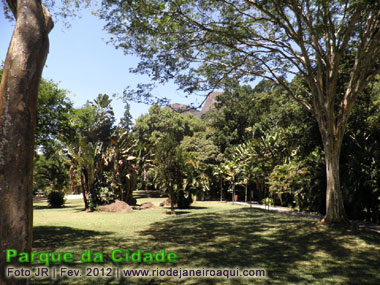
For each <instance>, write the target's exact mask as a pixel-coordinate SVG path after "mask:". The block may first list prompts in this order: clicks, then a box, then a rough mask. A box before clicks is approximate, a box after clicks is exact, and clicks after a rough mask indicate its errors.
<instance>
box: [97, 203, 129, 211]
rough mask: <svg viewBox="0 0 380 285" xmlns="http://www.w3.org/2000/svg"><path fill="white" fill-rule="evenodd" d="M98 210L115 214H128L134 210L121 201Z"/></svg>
mask: <svg viewBox="0 0 380 285" xmlns="http://www.w3.org/2000/svg"><path fill="white" fill-rule="evenodd" d="M98 208H99V210H100V211H103V212H113V213H126V212H130V211H133V208H132V207H131V206H129V205H128V204H127V203H125V202H123V201H120V200H116V201H115V203H112V204H109V205H106V206H99V207H98Z"/></svg>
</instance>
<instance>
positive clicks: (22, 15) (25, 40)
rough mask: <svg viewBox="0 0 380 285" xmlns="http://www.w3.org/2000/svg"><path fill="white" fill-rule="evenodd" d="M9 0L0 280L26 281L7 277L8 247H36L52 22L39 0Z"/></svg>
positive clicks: (1, 106)
mask: <svg viewBox="0 0 380 285" xmlns="http://www.w3.org/2000/svg"><path fill="white" fill-rule="evenodd" d="M7 3H8V6H9V8H10V10H11V11H12V13H13V15H14V17H15V19H16V26H15V29H14V33H13V36H12V39H11V42H10V45H9V49H8V53H7V57H6V61H5V65H4V71H3V77H2V80H1V85H0V197H1V199H0V209H1V218H0V221H1V223H0V240H1V243H0V249H1V257H0V284H21V283H23V282H25V283H26V280H20V279H18V280H16V279H7V278H6V277H5V267H6V266H7V265H9V264H7V263H6V262H5V251H6V249H7V248H12V249H16V250H18V251H19V252H30V251H31V246H32V226H33V225H32V223H33V209H32V202H33V201H32V185H33V176H32V173H33V154H34V131H35V125H36V104H37V93H38V88H39V82H40V79H41V74H42V70H43V67H44V64H45V61H46V57H47V54H48V50H49V39H48V34H49V32H50V31H51V29H52V28H53V21H52V19H51V16H50V14H49V12H48V11H47V10H46V8H45V7H44V6H43V5H42V4H41V1H40V0H7Z"/></svg>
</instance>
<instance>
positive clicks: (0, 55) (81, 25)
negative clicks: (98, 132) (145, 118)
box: [0, 10, 202, 119]
mask: <svg viewBox="0 0 380 285" xmlns="http://www.w3.org/2000/svg"><path fill="white" fill-rule="evenodd" d="M0 13H1V14H0V36H1V40H0V61H3V60H5V56H6V52H7V49H8V45H9V42H10V39H11V36H12V32H13V23H10V22H9V21H8V20H6V19H5V18H4V15H3V12H2V11H0ZM81 15H82V17H81V18H79V19H74V20H72V21H70V22H71V28H68V29H67V28H64V27H63V25H62V24H61V23H59V22H58V23H56V25H55V27H54V29H53V30H52V31H51V33H50V52H49V55H48V59H47V61H46V66H45V69H44V72H43V77H44V78H45V79H52V80H53V81H54V82H56V83H59V87H60V88H63V89H66V90H68V91H70V95H69V97H70V99H71V100H72V101H73V102H74V106H75V107H80V106H82V105H83V104H84V103H86V101H87V100H92V99H94V98H95V97H96V96H97V95H98V94H99V93H106V94H108V95H112V94H115V93H116V94H122V93H123V90H124V89H125V88H126V87H127V86H131V87H134V86H136V84H137V83H148V82H149V78H148V77H147V76H143V75H136V74H132V73H129V68H131V67H134V66H136V65H137V63H138V58H137V57H135V56H130V55H128V56H126V55H124V53H123V52H122V51H121V50H116V49H115V48H114V47H113V46H112V45H107V44H106V40H107V38H108V37H109V36H108V34H107V33H106V32H104V31H103V22H102V21H101V20H99V19H98V18H97V17H95V16H93V15H91V13H90V11H88V10H85V11H82V12H81ZM154 95H156V96H162V97H169V98H171V99H172V101H171V102H172V103H177V102H180V103H185V104H188V103H190V102H191V100H193V101H195V99H194V97H193V98H192V99H186V98H184V96H183V93H182V92H181V91H177V90H176V86H175V85H174V84H166V85H165V86H159V87H158V88H157V89H156V90H155V91H154ZM200 99H202V98H198V101H200ZM130 104H131V114H132V115H133V118H134V119H136V118H137V117H138V116H139V115H141V114H143V113H146V112H147V111H148V109H149V106H147V105H144V104H137V103H133V102H130ZM112 106H113V108H114V111H115V115H116V118H117V119H119V118H120V117H121V116H122V115H123V113H124V103H123V102H122V101H121V100H117V99H113V104H112Z"/></svg>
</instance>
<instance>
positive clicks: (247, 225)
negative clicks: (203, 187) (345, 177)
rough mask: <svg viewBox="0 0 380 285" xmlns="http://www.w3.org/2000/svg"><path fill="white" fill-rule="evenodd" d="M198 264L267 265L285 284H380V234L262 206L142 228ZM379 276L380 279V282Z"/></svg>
mask: <svg viewBox="0 0 380 285" xmlns="http://www.w3.org/2000/svg"><path fill="white" fill-rule="evenodd" d="M141 234H143V235H145V236H148V237H149V240H150V244H151V246H152V247H154V246H161V247H162V248H171V247H175V250H176V252H177V253H178V255H179V262H180V263H181V265H182V263H185V264H186V263H189V261H191V262H190V263H191V265H192V266H195V267H215V268H218V267H229V268H231V267H232V268H235V267H240V268H266V269H267V271H268V274H269V277H270V278H273V280H271V283H273V282H279V283H283V282H286V283H289V282H291V283H294V282H295V283H306V282H316V281H318V280H330V281H332V282H355V281H357V282H359V283H360V281H361V282H362V281H363V280H366V281H367V282H369V283H371V282H372V283H377V282H378V281H379V280H380V274H379V270H378V268H379V265H380V236H379V235H377V234H374V233H363V232H355V231H353V230H352V229H350V228H344V227H336V228H329V227H327V226H323V225H318V224H317V223H315V221H313V220H310V219H300V218H298V217H292V216H289V215H285V214H279V213H277V214H274V213H267V212H265V211H261V210H257V209H255V210H254V209H247V208H244V209H238V210H232V211H228V212H223V214H217V213H215V214H213V213H212V214H199V215H192V216H183V217H179V218H175V219H173V220H170V221H165V222H159V223H155V224H153V225H152V226H151V227H150V229H148V230H145V231H143V232H141ZM376 281H377V282H376Z"/></svg>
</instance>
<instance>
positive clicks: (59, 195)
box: [47, 190, 66, 208]
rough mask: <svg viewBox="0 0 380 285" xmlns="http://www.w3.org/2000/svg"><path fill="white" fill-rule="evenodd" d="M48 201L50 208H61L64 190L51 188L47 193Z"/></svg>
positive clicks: (63, 201)
mask: <svg viewBox="0 0 380 285" xmlns="http://www.w3.org/2000/svg"><path fill="white" fill-rule="evenodd" d="M47 199H48V203H49V206H50V207H51V208H61V207H63V205H64V204H65V201H66V200H65V192H64V191H57V190H53V191H50V192H49V194H48V195H47Z"/></svg>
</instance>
